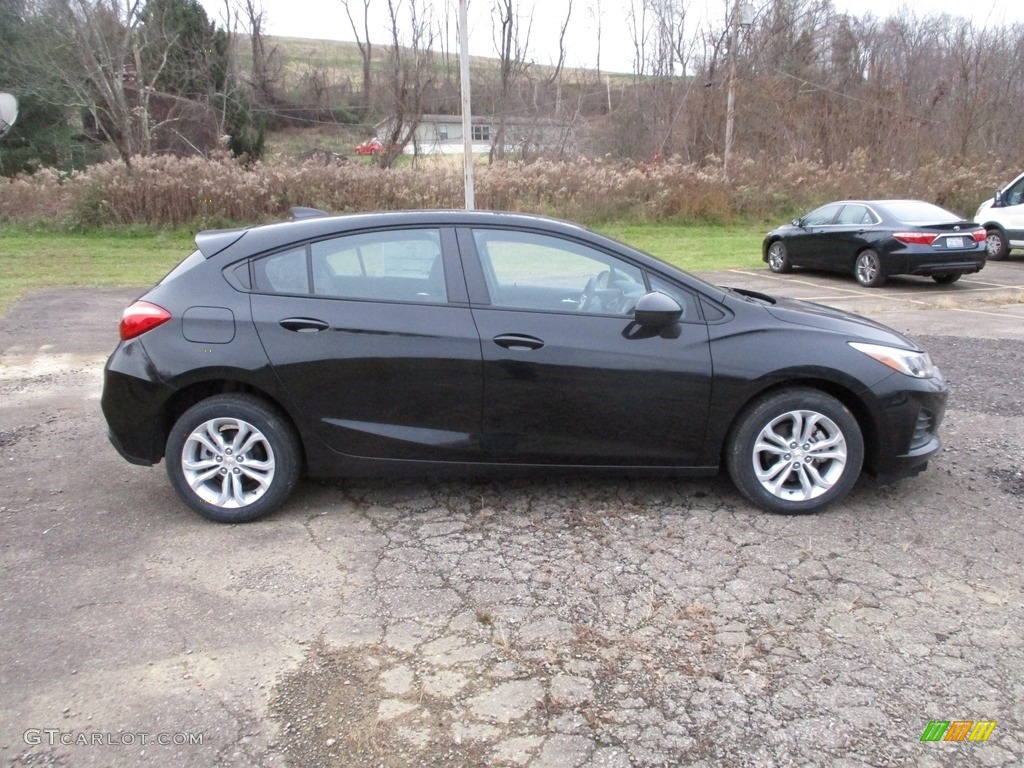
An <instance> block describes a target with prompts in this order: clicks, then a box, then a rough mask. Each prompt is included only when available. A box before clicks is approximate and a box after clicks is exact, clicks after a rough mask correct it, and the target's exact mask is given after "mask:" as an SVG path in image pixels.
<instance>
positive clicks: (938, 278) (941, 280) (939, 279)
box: [932, 272, 963, 285]
mask: <svg viewBox="0 0 1024 768" xmlns="http://www.w3.org/2000/svg"><path fill="white" fill-rule="evenodd" d="M961 277H963V274H962V273H960V272H951V273H949V274H945V275H932V280H934V281H935V282H936V283H938V284H939V285H949V284H950V283H955V282H956V281H957V280H959V279H960V278H961Z"/></svg>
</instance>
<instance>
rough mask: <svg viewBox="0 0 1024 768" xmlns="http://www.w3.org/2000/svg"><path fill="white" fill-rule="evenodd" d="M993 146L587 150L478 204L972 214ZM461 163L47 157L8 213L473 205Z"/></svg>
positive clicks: (740, 213)
mask: <svg viewBox="0 0 1024 768" xmlns="http://www.w3.org/2000/svg"><path fill="white" fill-rule="evenodd" d="M994 167H999V165H998V164H997V163H994V162H992V159H991V158H981V159H979V160H978V161H977V162H976V163H974V164H971V165H963V166H959V167H954V166H951V165H949V163H948V162H946V161H944V160H935V161H933V162H930V163H928V164H925V165H923V166H921V167H920V168H918V169H917V170H916V171H915V172H913V173H905V172H895V171H886V170H884V169H877V168H874V167H872V166H871V164H870V162H869V155H868V153H867V152H860V151H858V152H855V153H854V154H852V155H851V156H850V157H849V158H848V159H847V160H846V161H845V162H843V163H838V164H834V165H833V166H831V167H826V166H824V165H823V164H821V163H818V162H815V161H813V160H795V161H790V162H787V163H782V164H780V163H779V161H778V159H777V158H772V157H767V156H764V157H746V158H738V159H737V160H736V162H735V164H734V165H733V171H732V180H731V183H727V182H726V179H725V176H724V173H723V170H722V165H721V162H720V161H719V160H718V159H717V158H708V160H707V162H706V164H705V165H703V166H698V165H695V164H689V163H682V162H679V161H677V160H668V161H665V162H659V163H644V164H636V163H626V162H621V161H615V160H607V159H604V160H602V159H598V160H589V159H585V158H580V159H575V160H538V161H536V162H533V163H528V164H522V163H506V164H495V165H492V166H486V167H480V168H479V169H477V171H476V174H475V175H476V190H475V193H476V201H477V207H479V208H489V209H495V210H515V211H523V212H532V213H541V214H547V215H553V216H557V217H560V218H565V219H570V220H574V221H579V222H582V223H586V224H593V223H596V222H601V221H609V220H620V221H658V220H674V221H684V220H686V221H707V222H715V223H727V222H729V221H730V220H732V219H734V218H741V219H745V220H750V219H758V220H765V221H776V220H782V219H786V218H790V217H792V216H793V215H795V214H797V213H801V212H804V211H806V210H809V209H810V208H813V207H815V206H817V205H820V204H822V203H825V202H828V201H829V200H835V199H842V198H855V197H867V198H886V197H911V198H920V199H925V200H931V201H933V202H936V203H938V204H939V205H943V206H945V207H947V208H951V209H952V210H954V211H957V212H959V213H960V214H962V215H965V216H967V217H969V216H970V215H972V214H973V212H974V208H975V206H976V205H977V204H978V203H979V202H980V201H981V200H983V199H985V198H986V197H988V196H990V195H991V193H992V189H993V188H994V187H995V186H996V185H997V184H998V183H999V182H1000V181H1006V179H1001V178H998V177H995V176H994V175H993V174H992V172H991V170H990V169H991V168H994ZM462 199H463V192H462V171H461V168H460V167H459V166H458V165H455V164H451V163H443V162H432V161H422V162H420V163H419V164H418V165H415V166H411V167H409V166H407V167H401V168H392V169H389V170H382V169H380V168H378V167H377V166H375V165H373V164H370V163H364V162H359V161H354V162H343V163H335V164H331V165H324V164H322V163H318V162H309V163H305V164H295V163H287V162H281V161H278V162H253V163H247V162H243V161H240V160H238V159H235V158H233V157H231V156H230V155H229V154H228V153H226V152H222V153H218V154H216V155H215V156H213V157H211V158H209V159H206V158H201V157H189V158H178V157H173V156H151V157H141V158H137V159H136V160H135V161H134V162H133V164H132V166H131V167H126V166H125V165H124V164H122V163H120V162H113V161H112V162H107V163H103V164H101V165H96V166H92V167H90V168H89V169H87V170H85V171H80V172H75V173H71V174H60V173H57V172H55V171H49V170H44V171H40V172H38V173H35V174H33V175H23V176H18V177H16V178H14V179H12V180H4V181H0V221H4V222H25V223H29V222H33V221H48V222H61V223H64V224H66V225H68V226H73V227H96V226H109V225H113V226H123V225H129V224H145V225H151V226H175V227H177V226H188V227H192V228H202V227H211V226H225V225H229V224H240V223H246V224H248V223H253V222H259V221H266V220H270V219H275V218H280V217H282V216H284V215H287V212H288V209H289V208H290V207H291V206H293V205H305V206H312V207H316V208H322V209H324V210H327V211H332V212H339V213H341V212H355V211H372V210H393V209H414V208H459V207H461V206H462Z"/></svg>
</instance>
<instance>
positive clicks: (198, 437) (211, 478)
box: [166, 394, 300, 523]
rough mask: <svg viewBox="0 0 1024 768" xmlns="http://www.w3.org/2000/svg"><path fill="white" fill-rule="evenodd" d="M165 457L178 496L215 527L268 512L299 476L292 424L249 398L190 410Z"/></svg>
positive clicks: (226, 398)
mask: <svg viewBox="0 0 1024 768" xmlns="http://www.w3.org/2000/svg"><path fill="white" fill-rule="evenodd" d="M166 457H167V474H168V475H169V476H170V479H171V484H172V485H173V486H174V490H175V491H177V493H178V496H180V497H181V499H182V500H183V501H184V502H185V503H186V504H188V505H189V506H190V507H192V509H194V510H195V511H196V512H198V513H199V514H200V515H202V516H203V517H206V518H209V519H210V520H215V521H217V522H219V523H247V522H249V521H251V520H255V519H256V518H258V517H261V516H263V515H265V514H267V513H268V512H271V511H272V510H274V509H275V508H277V507H278V506H280V505H281V503H283V502H284V500H285V499H286V498H287V497H288V494H289V493H291V491H292V489H293V488H294V487H295V483H296V482H297V481H298V478H299V465H300V462H299V449H298V440H297V438H296V437H295V432H294V430H293V429H292V427H291V425H290V424H289V423H288V422H287V421H286V420H285V419H284V418H283V417H282V416H281V415H280V414H279V413H278V412H277V411H276V410H275V409H273V408H271V407H270V406H269V405H267V404H266V403H265V402H264V401H262V400H260V399H258V398H255V397H251V396H249V395H234V394H229V395H217V396H215V397H211V398H209V399H207V400H203V401H202V402H200V403H198V404H196V405H194V406H192V407H191V408H189V409H188V410H187V411H185V413H184V414H183V415H182V416H181V418H179V419H178V421H177V423H176V424H175V425H174V428H173V429H172V430H171V433H170V435H169V436H168V438H167V450H166Z"/></svg>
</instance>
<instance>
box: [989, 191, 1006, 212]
mask: <svg viewBox="0 0 1024 768" xmlns="http://www.w3.org/2000/svg"><path fill="white" fill-rule="evenodd" d="M1004 205H1006V203H1005V202H1004V201H1003V190H1001V189H997V190H996V193H995V194H994V195H992V207H993V208H1002V207H1003V206H1004Z"/></svg>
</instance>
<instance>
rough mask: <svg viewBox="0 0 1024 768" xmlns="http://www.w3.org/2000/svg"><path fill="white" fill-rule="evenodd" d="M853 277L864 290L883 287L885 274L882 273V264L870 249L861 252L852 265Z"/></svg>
mask: <svg viewBox="0 0 1024 768" xmlns="http://www.w3.org/2000/svg"><path fill="white" fill-rule="evenodd" d="M853 276H854V277H856V278H857V282H858V283H860V284H861V285H863V286H864V287H865V288H877V287H878V286H880V285H883V284H884V283H885V273H883V272H882V262H881V261H879V259H878V254H877V253H875V252H874V251H873V250H871V249H870V248H869V249H867V250H866V251H861V252H860V253H859V254H858V255H857V261H856V262H855V263H854V265H853Z"/></svg>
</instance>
